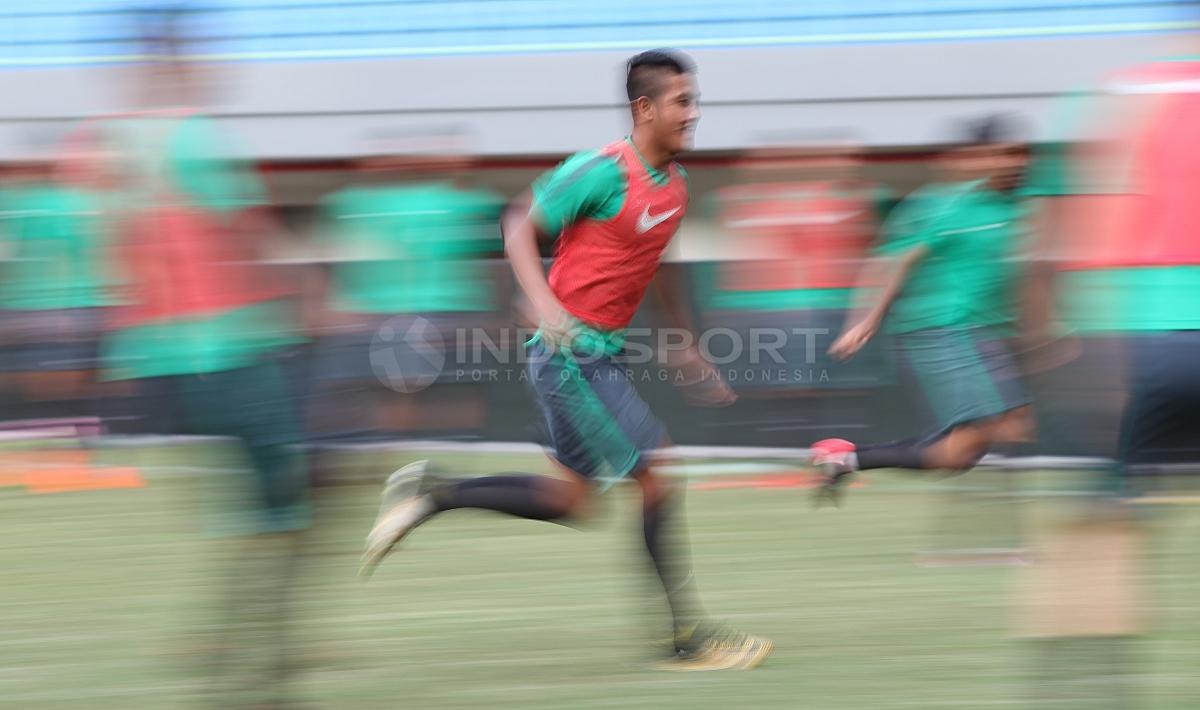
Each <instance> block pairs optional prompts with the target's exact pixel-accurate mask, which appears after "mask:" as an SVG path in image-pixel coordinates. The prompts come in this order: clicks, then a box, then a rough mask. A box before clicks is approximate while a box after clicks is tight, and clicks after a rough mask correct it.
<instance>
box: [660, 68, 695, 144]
mask: <svg viewBox="0 0 1200 710" xmlns="http://www.w3.org/2000/svg"><path fill="white" fill-rule="evenodd" d="M699 120H700V92H699V90H697V88H696V80H695V78H694V77H693V76H692V75H691V74H673V75H671V77H670V78H669V79H668V80H667V83H666V87H665V88H664V91H663V92H662V93H661V94H659V95H658V98H657V99H656V100H655V101H654V118H653V123H654V135H655V137H657V138H658V141H659V144H660V145H662V147H663V148H665V149H666V150H668V151H670V152H672V153H682V152H683V151H685V150H688V149H690V148H691V147H692V139H693V137H694V135H695V133H696V123H697V122H698V121H699Z"/></svg>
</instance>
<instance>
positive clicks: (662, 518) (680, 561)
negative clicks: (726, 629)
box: [642, 495, 704, 643]
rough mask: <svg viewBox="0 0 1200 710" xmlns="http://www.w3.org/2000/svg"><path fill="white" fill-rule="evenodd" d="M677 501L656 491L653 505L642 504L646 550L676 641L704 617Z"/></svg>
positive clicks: (675, 498)
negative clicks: (661, 590)
mask: <svg viewBox="0 0 1200 710" xmlns="http://www.w3.org/2000/svg"><path fill="white" fill-rule="evenodd" d="M679 502H680V501H679V500H678V496H675V495H660V496H659V499H658V501H657V502H656V503H655V504H654V505H651V506H643V508H642V534H643V537H644V539H645V543H646V552H647V553H649V555H650V561H651V562H652V563H653V565H654V571H655V573H656V574H657V575H658V579H659V581H660V582H661V583H662V586H663V591H665V592H666V595H667V604H668V605H670V607H671V619H672V622H673V624H674V631H675V640H676V643H679V642H681V641H684V640H686V639H687V638H689V637H690V636H691V635H692V633H693V632H694V631H695V628H696V626H697V625H698V624H699V623H700V622H701V621H702V620H703V619H704V610H703V608H702V607H701V605H700V593H699V589H698V587H697V585H696V578H695V576H694V575H693V574H692V562H691V556H690V555H689V553H688V548H687V541H686V531H685V530H684V529H683V524H684V519H683V516H682V515H678V514H677V507H678V505H679Z"/></svg>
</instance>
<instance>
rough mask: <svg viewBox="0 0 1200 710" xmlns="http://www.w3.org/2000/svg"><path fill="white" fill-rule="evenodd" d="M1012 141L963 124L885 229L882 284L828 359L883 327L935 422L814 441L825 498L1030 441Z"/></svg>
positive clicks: (992, 125) (1018, 163) (1018, 160)
mask: <svg viewBox="0 0 1200 710" xmlns="http://www.w3.org/2000/svg"><path fill="white" fill-rule="evenodd" d="M1009 133H1010V130H1009V126H1007V125H1006V123H1005V121H1004V120H1003V118H1002V117H990V118H987V119H983V120H981V121H979V122H977V123H974V124H972V125H971V126H970V128H969V133H968V135H969V138H968V140H967V141H966V142H965V144H964V145H962V146H960V147H958V148H956V149H953V150H950V151H948V152H947V153H946V154H945V155H944V157H943V158H942V161H943V165H944V166H945V167H946V168H947V170H948V172H949V175H948V177H949V178H950V179H949V180H948V181H947V182H944V183H938V184H934V185H930V186H927V187H925V188H922V189H920V190H917V191H916V192H914V193H913V194H911V195H910V196H909V197H908V198H907V199H906V200H905V201H904V202H903V203H902V204H901V205H900V206H899V207H897V208H896V209H895V210H894V211H893V213H892V215H891V217H890V218H889V219H888V221H887V223H886V224H885V226H884V238H883V243H882V246H881V247H880V249H879V256H880V259H879V260H878V261H877V262H876V264H875V265H874V267H873V271H874V273H872V272H871V270H868V272H867V273H865V274H864V281H865V282H866V283H870V284H876V285H878V286H879V287H878V289H876V290H862V291H860V298H859V304H860V305H859V307H858V308H857V309H856V310H855V311H853V312H852V314H851V316H850V319H849V320H848V321H847V326H846V329H845V331H844V332H843V333H842V335H841V336H839V337H838V339H837V340H836V341H835V342H834V344H833V347H832V348H831V349H830V352H831V353H832V354H833V355H834V356H835V357H841V358H848V357H851V356H852V355H854V354H855V353H856V352H858V350H859V349H860V348H862V346H863V345H864V344H865V343H866V342H867V341H869V340H870V339H871V338H872V337H874V335H875V334H876V333H877V332H878V331H879V330H880V329H884V330H885V331H886V332H887V333H889V334H890V335H891V336H892V338H893V340H894V343H895V350H896V354H897V357H898V360H899V361H900V363H901V365H902V367H903V368H904V369H906V370H907V371H908V372H909V373H910V374H911V376H912V378H913V379H914V380H915V382H916V384H917V385H918V386H919V388H920V390H921V392H922V393H923V394H924V397H925V400H926V402H927V404H928V405H929V406H930V408H931V409H932V410H933V412H934V415H935V417H936V424H935V427H934V428H933V430H932V431H929V432H927V433H926V434H924V435H921V436H918V437H915V438H912V439H906V440H903V441H897V442H889V443H886V444H880V445H875V446H861V447H860V446H856V445H854V444H852V443H851V442H848V441H845V440H843V439H827V440H823V441H820V442H817V443H816V444H814V445H813V447H812V455H813V463H814V464H815V465H817V466H818V467H820V468H822V470H823V471H824V472H825V473H826V474H827V476H828V477H829V486H828V487H827V488H826V489H824V491H823V492H824V493H825V494H832V493H834V492H835V491H836V487H835V486H836V483H837V482H838V481H839V480H841V479H842V478H844V476H845V474H847V473H849V472H851V471H856V470H865V469H872V468H909V469H942V470H950V471H966V470H969V469H970V468H972V467H973V466H974V465H975V463H976V462H977V461H978V460H979V459H980V458H981V457H982V456H983V455H984V454H985V453H987V451H988V450H989V449H990V448H991V447H992V446H993V445H995V444H997V443H1001V442H1012V441H1023V440H1025V439H1027V438H1028V437H1029V435H1030V431H1031V428H1032V411H1031V408H1030V406H1029V405H1030V400H1029V397H1028V396H1027V395H1026V393H1025V388H1024V386H1023V384H1022V379H1021V374H1020V372H1019V370H1018V367H1017V363H1016V360H1015V358H1014V356H1013V352H1012V349H1011V346H1010V342H1009V341H1010V339H1011V337H1012V336H1013V335H1014V333H1015V325H1016V319H1017V310H1016V294H1017V290H1018V285H1019V280H1018V275H1019V265H1020V261H1019V259H1020V256H1021V250H1022V248H1023V244H1024V242H1025V238H1024V233H1025V231H1024V230H1025V224H1026V219H1025V214H1024V206H1023V203H1022V202H1021V200H1020V199H1018V198H1017V197H1016V196H1015V195H1014V189H1015V188H1016V187H1017V183H1018V180H1019V177H1020V172H1021V168H1022V167H1023V165H1024V160H1025V158H1024V148H1023V146H1022V145H1020V144H1018V143H1016V142H1014V141H1013V139H1012V138H1011V137H1010V136H1009V135H1008V134H1009Z"/></svg>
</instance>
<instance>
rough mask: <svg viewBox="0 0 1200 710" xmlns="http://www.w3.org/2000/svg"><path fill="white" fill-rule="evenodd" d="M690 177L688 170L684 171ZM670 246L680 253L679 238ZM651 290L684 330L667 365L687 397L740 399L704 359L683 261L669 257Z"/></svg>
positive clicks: (705, 402)
mask: <svg viewBox="0 0 1200 710" xmlns="http://www.w3.org/2000/svg"><path fill="white" fill-rule="evenodd" d="M684 175H685V177H686V173H684ZM668 250H669V251H671V252H674V253H675V255H676V256H677V255H678V250H679V239H678V237H676V238H675V239H673V240H672V241H671V244H670V246H669V247H668ZM650 291H651V293H653V294H654V299H655V301H656V302H657V305H658V307H659V310H660V311H661V312H662V314H663V316H665V319H666V321H667V322H668V323H669V324H670V327H672V328H675V329H676V330H678V331H679V332H680V334H681V335H682V337H681V338H680V339H678V341H677V342H679V343H686V344H687V346H686V347H684V348H682V349H668V350H667V351H666V353H665V355H666V359H667V363H666V364H667V365H668V366H669V367H671V368H673V369H675V370H676V371H678V372H680V373H681V374H682V382H681V383H680V386H681V387H683V393H684V397H685V399H687V400H688V401H689V402H691V403H692V404H696V405H699V406H704V407H724V406H727V405H730V404H733V403H734V402H735V401H737V394H736V393H734V391H733V389H732V388H731V387H730V386H729V384H728V383H726V382H725V381H724V380H723V379H721V376H720V373H718V372H717V370H716V369H715V368H714V367H713V366H712V364H710V363H709V362H708V361H707V360H705V359H704V356H703V355H702V354H701V352H700V348H699V347H698V346H697V341H698V337H697V335H698V334H697V332H696V323H695V319H694V318H693V317H692V309H691V307H690V301H691V290H690V289H689V281H688V279H687V277H686V274H685V273H684V267H683V264H682V262H679V261H668V262H666V263H664V264H663V265H662V266H661V267H660V268H659V270H658V273H656V274H655V275H654V280H653V281H652V282H651V285H650Z"/></svg>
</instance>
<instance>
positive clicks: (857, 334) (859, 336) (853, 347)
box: [829, 319, 879, 360]
mask: <svg viewBox="0 0 1200 710" xmlns="http://www.w3.org/2000/svg"><path fill="white" fill-rule="evenodd" d="M878 330H879V323H877V322H875V321H874V320H871V319H868V320H864V321H861V322H859V323H857V324H855V325H854V326H852V327H850V328H849V329H848V330H846V331H844V332H843V333H842V334H841V335H839V336H838V338H837V340H835V341H833V345H831V346H829V354H830V355H832V356H833V357H835V358H837V359H838V360H848V359H849V358H851V357H852V356H853V355H854V354H855V353H857V352H858V351H859V350H862V347H863V346H864V345H866V344H867V341H869V340H870V339H871V338H873V337H874V336H875V332H876V331H878Z"/></svg>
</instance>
